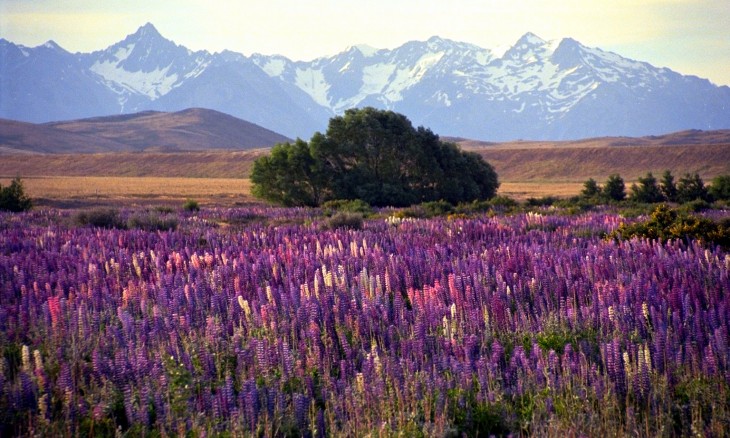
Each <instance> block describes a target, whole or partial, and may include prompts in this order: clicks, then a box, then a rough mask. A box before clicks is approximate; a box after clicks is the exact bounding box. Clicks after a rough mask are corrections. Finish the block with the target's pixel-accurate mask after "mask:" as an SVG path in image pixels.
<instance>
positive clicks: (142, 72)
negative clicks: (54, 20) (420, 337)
mask: <svg viewBox="0 0 730 438" xmlns="http://www.w3.org/2000/svg"><path fill="white" fill-rule="evenodd" d="M0 59H1V60H2V64H0V117H5V118H11V119H17V120H25V121H32V122H40V121H49V120H61V119H70V118H79V117H88V116H94V115H108V114H119V113H130V112H136V111H142V110H148V109H154V110H161V111H177V110H180V109H184V108H188V107H206V108H211V109H216V110H218V111H223V112H226V113H228V114H231V115H234V116H236V117H239V118H242V119H245V120H249V121H251V122H253V123H256V124H259V125H261V126H264V127H266V128H268V129H271V130H274V131H277V132H280V133H282V134H284V135H287V136H289V137H297V136H299V137H302V138H309V137H310V136H311V134H312V133H313V132H314V131H316V130H323V129H325V128H326V125H327V121H328V119H329V118H330V117H331V116H332V115H334V114H341V113H343V112H344V111H345V110H346V109H348V108H353V107H363V106H374V107H378V108H386V109H392V110H394V111H398V112H401V113H403V114H405V115H406V116H408V117H409V118H410V119H411V120H412V121H413V123H414V124H415V125H424V126H428V127H430V128H431V129H433V130H434V131H435V132H437V133H439V134H441V135H449V136H460V137H468V138H476V139H485V140H511V139H517V138H525V139H528V138H529V139H574V138H582V137H595V136H604V135H626V136H641V135H649V134H661V133H666V132H672V131H679V130H684V129H721V128H730V88H728V87H727V86H722V87H718V86H715V85H713V84H712V83H710V82H709V81H707V80H705V79H700V78H697V77H693V76H683V75H680V74H679V73H676V72H673V71H671V70H669V69H666V68H656V67H653V66H651V65H649V64H646V63H643V62H638V61H633V60H629V59H626V58H623V57H621V56H619V55H617V54H614V53H610V52H605V51H603V50H601V49H597V48H589V47H586V46H583V45H582V44H580V43H579V42H577V41H575V40H572V39H570V38H565V39H562V40H556V41H545V40H543V39H541V38H539V37H538V36H536V35H534V34H531V33H528V34H526V35H524V36H523V37H522V38H520V39H519V40H518V41H517V42H516V43H515V44H514V45H513V46H512V47H510V48H508V49H507V50H506V51H497V50H489V49H485V48H481V47H477V46H475V45H472V44H468V43H462V42H455V41H450V40H446V39H442V38H439V37H433V38H430V39H429V40H427V41H412V42H408V43H406V44H404V45H402V46H401V47H398V48H396V49H393V50H378V49H374V48H371V47H367V46H353V47H350V48H348V49H347V50H345V51H344V52H342V53H339V54H337V55H335V56H332V57H323V58H319V59H316V60H314V61H311V62H301V61H292V60H290V59H288V58H286V57H283V56H276V55H275V56H267V55H260V54H254V55H252V56H251V57H246V56H244V55H241V54H238V53H234V52H228V51H224V52H222V53H215V54H211V53H209V52H206V51H199V52H193V51H190V50H188V49H187V48H185V47H182V46H179V45H176V44H175V43H174V42H172V41H169V40H167V39H165V38H164V37H162V36H161V35H160V34H159V33H158V32H157V30H156V29H155V28H154V26H152V25H151V24H146V25H144V26H142V27H141V28H140V29H139V30H138V31H137V32H135V33H134V34H132V35H129V36H128V37H126V38H125V39H124V40H122V41H121V42H119V43H117V44H114V45H112V46H110V47H108V48H106V49H104V50H101V51H97V52H93V53H88V54H70V53H68V52H66V51H64V50H63V49H61V48H60V47H58V46H57V45H55V44H54V43H52V42H49V43H47V44H46V45H43V46H39V47H35V48H27V47H23V46H19V45H15V44H13V43H10V42H8V41H5V40H0Z"/></svg>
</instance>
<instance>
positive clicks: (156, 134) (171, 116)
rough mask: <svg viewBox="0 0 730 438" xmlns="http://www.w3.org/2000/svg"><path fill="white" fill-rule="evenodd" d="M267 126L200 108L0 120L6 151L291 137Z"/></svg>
mask: <svg viewBox="0 0 730 438" xmlns="http://www.w3.org/2000/svg"><path fill="white" fill-rule="evenodd" d="M288 140H289V139H288V138H287V137H285V136H283V135H280V134H277V133H275V132H273V131H270V130H268V129H265V128H262V127H261V126H258V125H255V124H253V123H249V122H246V121H243V120H240V119H237V118H235V117H232V116H229V115H227V114H224V113H220V112H218V111H213V110H206V109H200V108H194V109H188V110H184V111H180V112H176V113H163V112H155V111H145V112H141V113H135V114H130V115H120V116H107V117H98V118H91V119H80V120H72V121H66V122H52V123H47V124H42V125H38V124H30V123H23V122H15V121H10V120H0V148H2V150H3V151H4V152H5V153H16V152H18V151H24V152H35V153H90V152H122V151H154V150H157V151H204V150H213V149H225V150H242V149H253V148H260V147H269V146H273V145H274V144H276V143H280V142H284V141H288Z"/></svg>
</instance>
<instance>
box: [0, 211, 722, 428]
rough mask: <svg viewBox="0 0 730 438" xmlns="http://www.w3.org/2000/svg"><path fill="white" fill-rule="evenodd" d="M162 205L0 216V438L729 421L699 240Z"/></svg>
mask: <svg viewBox="0 0 730 438" xmlns="http://www.w3.org/2000/svg"><path fill="white" fill-rule="evenodd" d="M125 214H126V215H129V214H131V213H130V212H122V216H124V215H125ZM171 214H174V215H176V216H177V221H175V224H176V228H175V229H169V230H149V231H146V230H142V229H119V228H99V227H93V226H79V225H77V224H73V223H72V221H71V220H70V217H69V215H70V214H69V213H66V212H61V211H57V210H38V211H32V212H27V213H19V214H10V213H0V353H1V355H0V435H1V436H69V437H70V436H115V435H120V434H121V435H122V436H199V437H203V436H310V437H320V436H368V435H369V436H378V437H380V436H384V437H387V436H429V437H430V436H489V435H507V434H513V435H537V436H544V435H569V436H578V435H588V436H600V435H609V436H615V435H639V436H677V435H700V436H727V434H728V430H730V387H729V386H730V372H729V371H730V368H729V367H730V348H729V347H728V333H729V331H730V277H729V271H730V255H728V253H727V252H725V251H724V250H723V249H721V248H720V247H713V246H710V245H702V244H700V243H698V242H695V241H692V240H669V241H657V240H647V239H641V238H633V239H630V240H617V239H612V238H608V237H606V236H608V235H610V234H611V232H613V231H614V230H616V229H617V228H618V227H619V226H620V225H621V224H622V223H624V222H626V221H628V220H629V219H625V218H623V217H621V216H619V215H618V214H617V213H615V212H610V211H592V212H587V213H581V214H577V215H572V216H571V215H560V214H555V213H554V212H549V211H544V212H541V213H515V214H511V215H499V214H498V215H495V214H478V215H473V216H468V217H467V216H452V217H437V218H431V219H411V218H406V219H403V218H396V217H392V216H390V215H389V213H388V212H387V211H384V212H381V213H380V214H377V215H375V216H374V217H372V218H368V219H367V220H365V222H364V224H363V226H362V228H361V229H349V228H332V227H325V226H323V223H322V222H323V219H321V216H319V215H318V212H317V210H316V209H276V208H263V207H251V208H237V209H203V210H200V211H185V212H180V213H171Z"/></svg>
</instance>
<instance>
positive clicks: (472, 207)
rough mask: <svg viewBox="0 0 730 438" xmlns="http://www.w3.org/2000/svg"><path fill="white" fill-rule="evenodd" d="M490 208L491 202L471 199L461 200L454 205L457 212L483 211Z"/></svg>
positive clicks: (471, 212)
mask: <svg viewBox="0 0 730 438" xmlns="http://www.w3.org/2000/svg"><path fill="white" fill-rule="evenodd" d="M491 209H492V203H491V202H489V201H472V202H462V203H460V204H459V205H457V206H456V208H455V210H454V211H456V212H457V213H463V214H473V213H484V212H486V211H490V210H491Z"/></svg>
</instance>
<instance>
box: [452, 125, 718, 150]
mask: <svg viewBox="0 0 730 438" xmlns="http://www.w3.org/2000/svg"><path fill="white" fill-rule="evenodd" d="M444 140H447V141H451V142H454V143H457V144H459V145H460V146H461V147H462V148H464V149H469V150H477V149H485V148H486V149H545V148H599V147H625V146H689V145H709V144H727V145H730V130H728V129H724V130H716V131H700V130H696V129H692V130H687V131H680V132H674V133H671V134H665V135H658V136H654V135H652V136H648V137H599V138H587V139H581V140H568V141H522V140H520V141H511V142H503V143H492V142H486V141H479V140H469V139H464V138H456V137H445V138H444Z"/></svg>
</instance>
